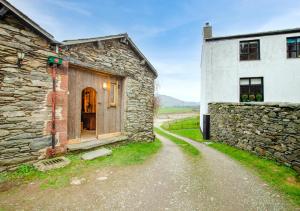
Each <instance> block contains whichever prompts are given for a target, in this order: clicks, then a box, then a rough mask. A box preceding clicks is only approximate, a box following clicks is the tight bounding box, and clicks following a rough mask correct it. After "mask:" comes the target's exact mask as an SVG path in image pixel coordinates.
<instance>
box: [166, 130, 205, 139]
mask: <svg viewBox="0 0 300 211" xmlns="http://www.w3.org/2000/svg"><path fill="white" fill-rule="evenodd" d="M170 132H172V133H175V134H177V135H180V136H183V137H186V138H189V139H192V140H194V141H197V142H204V140H203V137H202V134H201V132H200V130H199V129H182V130H170Z"/></svg>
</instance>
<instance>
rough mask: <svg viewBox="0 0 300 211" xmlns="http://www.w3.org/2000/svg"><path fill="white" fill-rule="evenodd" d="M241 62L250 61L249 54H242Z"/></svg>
mask: <svg viewBox="0 0 300 211" xmlns="http://www.w3.org/2000/svg"><path fill="white" fill-rule="evenodd" d="M240 60H248V54H241V55H240Z"/></svg>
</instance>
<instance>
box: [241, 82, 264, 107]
mask: <svg viewBox="0 0 300 211" xmlns="http://www.w3.org/2000/svg"><path fill="white" fill-rule="evenodd" d="M263 100H264V89H263V78H262V77H260V78H241V79H240V101H241V102H251V101H257V102H261V101H263Z"/></svg>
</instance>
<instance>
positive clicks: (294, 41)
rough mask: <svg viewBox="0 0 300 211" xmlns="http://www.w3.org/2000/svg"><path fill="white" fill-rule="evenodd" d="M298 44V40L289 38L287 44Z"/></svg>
mask: <svg viewBox="0 0 300 211" xmlns="http://www.w3.org/2000/svg"><path fill="white" fill-rule="evenodd" d="M296 42H297V38H288V39H287V43H288V44H291V43H296Z"/></svg>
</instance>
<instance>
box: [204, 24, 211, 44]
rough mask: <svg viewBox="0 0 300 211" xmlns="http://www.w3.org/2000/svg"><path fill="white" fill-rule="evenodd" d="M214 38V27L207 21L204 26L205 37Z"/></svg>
mask: <svg viewBox="0 0 300 211" xmlns="http://www.w3.org/2000/svg"><path fill="white" fill-rule="evenodd" d="M209 38H212V27H211V25H209V23H208V22H207V23H205V26H204V27H203V39H204V40H205V39H209Z"/></svg>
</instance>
